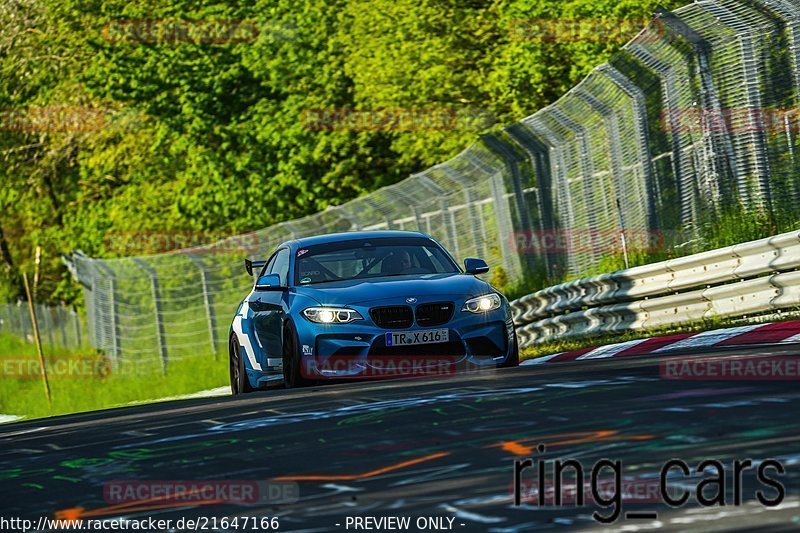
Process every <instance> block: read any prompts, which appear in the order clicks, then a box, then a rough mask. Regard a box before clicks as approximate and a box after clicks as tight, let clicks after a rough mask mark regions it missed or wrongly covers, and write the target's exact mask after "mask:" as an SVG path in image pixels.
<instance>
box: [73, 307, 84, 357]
mask: <svg viewBox="0 0 800 533" xmlns="http://www.w3.org/2000/svg"><path fill="white" fill-rule="evenodd" d="M72 318H73V320H74V321H75V341H76V342H77V344H76V348H78V349H80V348H81V346H82V345H83V338H82V335H81V317H80V315H79V314H78V311H77V310H76V309H75V307H74V306H73V308H72Z"/></svg>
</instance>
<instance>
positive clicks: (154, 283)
mask: <svg viewBox="0 0 800 533" xmlns="http://www.w3.org/2000/svg"><path fill="white" fill-rule="evenodd" d="M133 261H134V262H135V263H136V264H137V265H139V267H140V268H141V269H142V270H144V271H145V272H146V273H147V275H148V277H149V278H150V289H151V293H152V295H153V310H154V318H155V319H156V342H157V344H158V351H159V355H160V356H161V370H162V372H163V373H164V374H166V373H167V340H166V338H165V334H164V320H163V318H162V316H161V289H160V287H159V285H158V274H157V273H156V271H155V269H153V267H151V266H150V265H149V264H147V263H146V262H145V261H144V260H143V259H141V258H139V257H135V258H134V259H133Z"/></svg>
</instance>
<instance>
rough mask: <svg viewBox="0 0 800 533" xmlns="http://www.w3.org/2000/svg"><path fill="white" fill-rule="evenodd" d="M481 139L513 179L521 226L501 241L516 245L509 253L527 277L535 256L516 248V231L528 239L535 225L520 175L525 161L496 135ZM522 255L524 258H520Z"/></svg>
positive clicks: (512, 183) (512, 222) (514, 196)
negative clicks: (521, 164) (515, 258)
mask: <svg viewBox="0 0 800 533" xmlns="http://www.w3.org/2000/svg"><path fill="white" fill-rule="evenodd" d="M481 139H482V140H483V142H484V143H485V144H486V146H488V147H489V149H490V150H491V151H493V152H494V153H496V154H497V155H499V156H500V157H502V158H503V161H504V162H505V166H506V170H507V171H508V175H509V177H510V178H511V188H512V193H513V195H512V196H513V198H514V207H515V208H516V212H517V218H516V222H517V223H518V224H519V227H518V228H517V227H512V228H509V229H510V230H511V231H509V233H508V235H505V236H502V237H501V239H500V240H503V241H506V242H508V241H510V242H513V243H514V246H513V248H512V247H511V246H509V247H508V251H509V253H513V254H515V255H516V256H517V261H519V262H520V263H521V265H524V266H525V268H524V270H525V271H523V272H520V275H521V276H522V275H525V274H526V272H527V271H530V270H533V259H534V258H533V255H531V254H529V253H525V251H524V250H523V251H522V252H520V250H518V249H517V246H516V239H515V233H514V230H519V231H521V232H522V233H523V235H525V236H526V237H528V236H530V234H531V232H532V231H533V224H532V223H531V212H530V207H529V206H528V202H527V200H526V199H525V193H524V191H523V189H522V178H521V175H520V168H519V167H520V163H521V162H523V161H524V160H523V159H522V157H520V155H519V154H517V152H516V151H514V150H512V149H511V148H510V147H509V146H508V145H507V144H506V143H505V142H503V141H502V140H500V138H499V137H497V135H495V134H486V135H482V136H481ZM502 190H503V196H505V183H503V184H502ZM514 222H515V220H514V218H513V217H512V218H511V224H512V226H513V225H514ZM520 255H521V256H522V258H520Z"/></svg>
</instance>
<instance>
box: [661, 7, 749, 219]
mask: <svg viewBox="0 0 800 533" xmlns="http://www.w3.org/2000/svg"><path fill="white" fill-rule="evenodd" d="M655 14H656V17H658V19H659V20H660V21H661V23H663V24H664V27H665V28H666V29H667V30H669V31H670V32H671V33H672V34H673V35H678V36H680V37H682V38H683V39H685V40H686V41H687V42H688V43H689V44H690V45H691V47H692V50H693V51H694V57H695V59H696V61H697V70H698V75H699V77H700V95H701V100H702V104H703V107H702V109H701V111H704V110H705V111H709V112H710V114H711V116H712V117H715V118H716V120H715V122H714V124H713V127H712V130H714V131H713V132H712V133H711V134H710V135H709V138H710V141H711V147H710V148H711V151H710V152H711V160H712V162H713V163H714V169H713V173H714V174H716V175H719V173H718V171H717V168H718V167H722V175H723V176H724V177H726V178H727V180H731V179H732V180H733V181H734V183H736V184H737V185H738V187H739V197H740V199H741V201H742V202H743V203H744V205H747V191H746V188H742V184H743V183H744V182H743V181H742V179H740V176H739V175H738V171H737V165H736V155H735V153H734V151H733V142H732V141H731V135H730V132H729V131H728V127H727V124H725V121H724V120H722V116H723V114H722V104H721V103H720V100H719V96H718V91H717V89H716V86H715V84H714V78H713V76H712V75H711V59H710V55H711V48H712V47H711V43H709V42H708V41H707V40H706V39H705V38H704V37H703V36H702V35H700V34H699V33H697V32H696V31H695V30H694V29H693V28H692V27H691V26H689V25H688V24H687V23H686V22H684V21H683V20H681V19H680V18H679V17H678V16H677V15H676V14H675V13H673V12H671V11H667V10H666V9H664V8H662V7H657V8H656V11H655ZM701 119H702V120H701V123H702V124H703V127H704V128H706V129H707V128H708V127H709V125H708V120H707V118H706V113H702V116H701ZM715 177H716V176H715ZM720 185H721V186H720ZM720 189H722V190H725V189H727V187H726V184H725V183H722V184H721V183H719V179H718V178H717V183H715V184H714V185H713V189H712V191H711V194H712V200H713V201H715V202H717V203H718V196H719V190H720ZM716 207H719V205H717V206H716Z"/></svg>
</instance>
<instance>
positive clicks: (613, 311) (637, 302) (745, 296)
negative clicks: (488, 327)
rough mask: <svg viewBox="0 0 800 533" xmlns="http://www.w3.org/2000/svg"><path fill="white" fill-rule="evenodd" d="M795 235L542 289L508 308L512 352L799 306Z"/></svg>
mask: <svg viewBox="0 0 800 533" xmlns="http://www.w3.org/2000/svg"><path fill="white" fill-rule="evenodd" d="M797 268H800V232H798V231H793V232H790V233H784V234H781V235H776V236H774V237H769V238H766V239H761V240H757V241H751V242H747V243H743V244H737V245H735V246H729V247H727V248H720V249H717V250H711V251H708V252H703V253H700V254H695V255H690V256H687V257H681V258H678V259H671V260H669V261H663V262H661V263H654V264H651V265H645V266H641V267H636V268H631V269H628V270H620V271H617V272H612V273H610V274H601V275H599V276H592V277H588V278H582V279H578V280H575V281H570V282H568V283H563V284H561V285H556V286H553V287H548V288H546V289H543V290H541V291H538V292H535V293H533V294H529V295H527V296H523V297H522V298H520V299H518V300H515V301H513V302H512V303H511V308H512V311H513V313H514V322H515V323H516V324H517V333H518V335H519V342H520V346H523V347H524V346H529V345H531V344H535V343H539V342H546V341H551V340H556V339H563V338H571V337H578V336H583V335H593V334H599V333H608V332H615V331H625V330H632V329H645V328H654V327H663V326H672V325H680V324H685V323H688V322H695V321H698V320H703V319H707V318H711V317H735V316H745V315H750V314H757V313H763V312H768V311H774V310H780V309H786V308H789V307H795V306H800V272H798V271H795V269H797Z"/></svg>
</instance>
